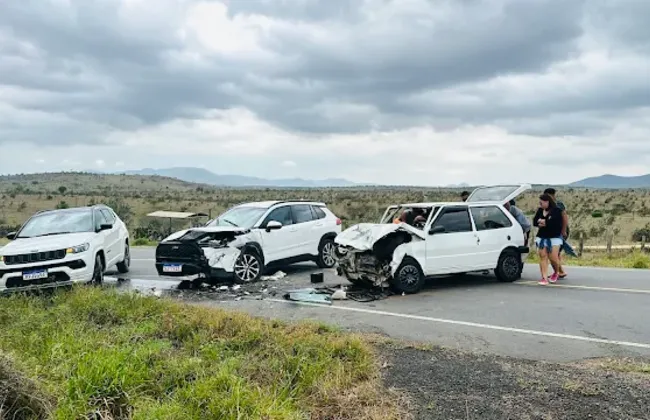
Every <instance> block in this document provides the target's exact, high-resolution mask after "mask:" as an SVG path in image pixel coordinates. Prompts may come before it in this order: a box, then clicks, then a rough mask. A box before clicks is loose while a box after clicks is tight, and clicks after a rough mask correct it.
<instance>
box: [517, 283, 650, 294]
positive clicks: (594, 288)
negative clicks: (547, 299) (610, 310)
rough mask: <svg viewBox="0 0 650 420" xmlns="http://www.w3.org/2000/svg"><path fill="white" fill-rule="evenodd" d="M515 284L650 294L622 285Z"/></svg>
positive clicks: (649, 292)
mask: <svg viewBox="0 0 650 420" xmlns="http://www.w3.org/2000/svg"><path fill="white" fill-rule="evenodd" d="M513 284H519V285H522V286H536V287H551V288H553V287H556V288H564V289H582V290H598V291H604V292H622V293H642V294H650V290H647V289H625V288H620V287H599V286H582V285H578V284H557V283H555V284H549V285H548V286H542V285H541V284H538V283H537V282H536V281H518V282H515V283H513Z"/></svg>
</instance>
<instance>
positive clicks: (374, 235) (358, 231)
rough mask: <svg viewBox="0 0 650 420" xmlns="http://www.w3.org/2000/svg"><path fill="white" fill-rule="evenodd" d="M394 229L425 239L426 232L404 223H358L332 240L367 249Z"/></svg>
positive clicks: (361, 249) (340, 243)
mask: <svg viewBox="0 0 650 420" xmlns="http://www.w3.org/2000/svg"><path fill="white" fill-rule="evenodd" d="M396 231H404V232H408V233H410V234H412V235H414V236H417V237H418V238H420V239H426V234H425V233H424V232H423V231H422V230H420V229H417V228H414V227H413V226H411V225H408V224H406V223H399V224H395V223H385V224H378V223H359V224H358V225H354V226H352V227H349V228H348V229H346V230H344V231H343V232H341V233H339V234H338V236H337V237H336V239H334V242H336V243H337V244H339V245H343V246H349V247H352V248H354V249H356V250H358V251H368V250H371V249H372V247H373V245H374V244H375V242H377V241H378V240H380V239H381V238H383V237H385V236H386V235H388V234H389V233H392V232H396Z"/></svg>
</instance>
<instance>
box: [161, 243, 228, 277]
mask: <svg viewBox="0 0 650 420" xmlns="http://www.w3.org/2000/svg"><path fill="white" fill-rule="evenodd" d="M240 254H241V251H240V250H239V249H236V248H230V247H224V248H210V247H208V248H202V247H201V246H199V245H198V244H196V243H194V242H180V241H169V242H163V243H161V244H159V245H158V247H157V248H156V271H157V272H158V274H159V275H160V276H167V277H189V276H202V277H206V278H209V279H217V280H218V279H223V280H228V279H231V278H232V276H233V271H234V265H235V261H236V260H237V258H238V257H239V255H240Z"/></svg>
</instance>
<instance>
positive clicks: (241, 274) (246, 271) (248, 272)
mask: <svg viewBox="0 0 650 420" xmlns="http://www.w3.org/2000/svg"><path fill="white" fill-rule="evenodd" d="M263 269H264V264H263V263H262V259H261V258H260V256H259V255H258V254H257V253H256V252H254V251H244V252H242V253H241V255H240V256H239V257H238V258H237V261H235V266H234V270H233V275H234V276H233V277H234V280H235V283H240V284H243V283H252V282H255V281H257V280H259V278H260V277H262V271H263Z"/></svg>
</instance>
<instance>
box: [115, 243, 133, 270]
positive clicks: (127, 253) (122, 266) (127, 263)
mask: <svg viewBox="0 0 650 420" xmlns="http://www.w3.org/2000/svg"><path fill="white" fill-rule="evenodd" d="M130 267H131V250H130V249H129V243H128V242H127V243H126V244H124V260H123V261H122V262H119V263H117V271H118V272H119V273H120V274H126V273H128V272H129V268H130Z"/></svg>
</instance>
